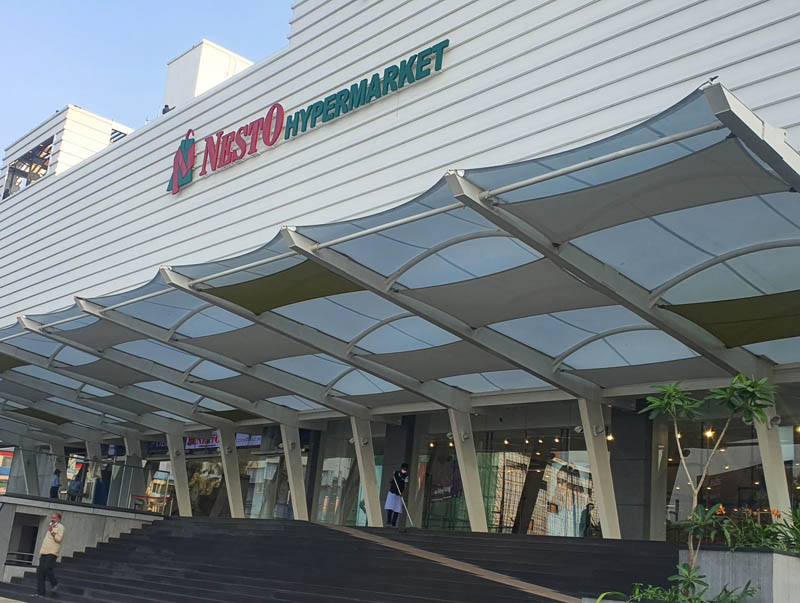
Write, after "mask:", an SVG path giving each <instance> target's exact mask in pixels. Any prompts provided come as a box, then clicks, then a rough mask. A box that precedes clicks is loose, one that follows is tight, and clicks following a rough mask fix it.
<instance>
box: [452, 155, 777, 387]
mask: <svg viewBox="0 0 800 603" xmlns="http://www.w3.org/2000/svg"><path fill="white" fill-rule="evenodd" d="M446 178H447V183H448V184H449V185H450V190H451V191H452V192H453V195H454V196H456V197H457V198H458V199H460V200H462V201H463V202H464V203H465V204H467V205H468V206H470V207H472V208H473V209H474V210H475V211H476V212H478V213H479V214H481V215H482V216H483V217H484V218H486V219H487V220H490V221H491V222H493V223H494V224H496V225H497V226H500V227H501V228H504V229H506V230H507V231H508V232H511V233H513V234H514V235H515V236H516V237H517V238H518V239H519V240H520V241H522V242H523V243H525V244H526V245H528V246H530V247H532V248H533V249H534V250H535V251H538V252H539V253H541V254H542V255H543V256H544V257H545V258H546V259H548V260H550V261H551V262H553V264H555V265H556V266H557V267H559V268H560V269H561V270H563V271H564V272H567V273H568V274H571V275H573V276H575V277H577V278H578V279H580V280H581V281H583V282H584V283H586V284H587V285H589V286H590V287H591V288H593V289H594V290H595V291H598V292H600V293H603V294H604V295H606V296H608V297H609V298H611V299H612V300H614V301H615V302H617V303H618V304H619V305H621V306H623V307H625V308H627V309H628V310H631V311H632V312H634V313H635V314H637V315H639V316H640V317H642V318H644V319H645V320H647V321H648V322H650V323H651V324H653V325H655V326H656V327H658V328H659V329H661V330H662V331H664V332H665V333H667V334H668V335H671V336H672V337H674V338H675V339H677V340H678V341H680V342H681V343H683V344H685V345H686V346H688V347H689V348H691V349H693V350H695V351H696V352H697V353H699V354H700V355H702V356H705V357H706V358H708V359H709V360H711V361H712V362H713V363H714V364H716V365H717V366H719V367H720V368H722V369H724V370H726V371H728V372H730V373H733V374H736V373H738V372H744V373H747V374H753V373H755V372H756V369H757V368H758V367H759V366H760V365H761V364H763V363H764V361H763V360H761V359H759V358H756V357H755V356H754V355H752V354H751V353H750V352H748V351H747V350H744V349H740V348H726V347H725V344H723V343H722V342H721V341H719V340H718V339H717V338H716V337H714V336H713V335H711V333H709V332H708V331H706V330H704V329H703V328H701V327H699V326H698V325H696V324H694V323H693V322H691V321H690V320H688V319H686V318H683V317H682V316H679V315H677V314H674V313H672V312H669V311H667V310H664V309H663V308H658V307H651V306H650V292H649V291H648V290H647V289H645V288H644V287H642V286H641V285H638V284H637V283H635V282H633V281H632V280H630V279H629V278H627V277H625V276H623V275H622V274H620V273H619V272H617V271H616V270H615V269H614V268H612V267H611V266H609V265H608V264H605V263H603V262H602V261H600V260H598V259H597V258H596V257H594V256H592V255H590V254H588V253H586V252H585V251H583V250H582V249H580V248H579V247H576V246H575V245H573V244H572V243H556V242H555V241H553V240H551V239H550V238H549V237H548V236H547V235H546V234H545V233H544V232H542V231H541V230H539V229H538V228H536V227H535V226H533V225H532V224H529V223H528V222H525V221H524V220H522V219H521V218H519V217H517V216H515V215H514V214H512V213H510V212H509V211H507V210H506V209H505V208H503V207H502V205H503V202H502V201H500V200H499V199H497V200H494V199H493V200H491V201H485V200H483V199H481V193H483V192H484V191H483V189H481V188H480V187H478V186H476V185H475V184H473V183H472V182H470V181H469V180H467V179H466V178H465V177H464V174H463V172H455V171H451V172H449V173H448V174H447V176H446Z"/></svg>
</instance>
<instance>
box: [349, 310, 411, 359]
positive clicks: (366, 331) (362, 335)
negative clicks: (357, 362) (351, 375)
mask: <svg viewBox="0 0 800 603" xmlns="http://www.w3.org/2000/svg"><path fill="white" fill-rule="evenodd" d="M414 316H416V314H413V313H411V312H403V313H402V314H398V315H397V316H391V317H389V318H384V319H383V320H382V321H380V322H376V323H375V324H374V325H372V326H371V327H369V328H367V329H364V330H363V331H361V333H359V334H358V335H356V336H355V337H353V339H351V340H350V341H349V342H348V343H347V347H346V348H345V350H346V351H347V355H348V356H349V355H350V354H352V353H353V350H354V349H355V347H356V346H357V345H358V342H359V341H361V340H363V339H364V338H365V337H366V336H367V335H369V334H370V333H374V332H375V331H377V330H378V329H380V328H382V327H385V326H386V325H388V324H391V323H393V322H395V321H397V320H402V319H404V318H412V317H414ZM348 372H349V371H348Z"/></svg>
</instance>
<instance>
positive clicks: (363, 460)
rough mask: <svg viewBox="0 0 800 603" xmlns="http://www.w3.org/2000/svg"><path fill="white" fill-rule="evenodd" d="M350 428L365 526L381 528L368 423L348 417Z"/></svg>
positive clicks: (381, 520) (381, 519) (373, 451)
mask: <svg viewBox="0 0 800 603" xmlns="http://www.w3.org/2000/svg"><path fill="white" fill-rule="evenodd" d="M350 426H351V427H352V429H353V445H354V446H355V449H356V461H357V462H358V472H359V474H360V475H361V492H362V494H363V496H364V506H365V507H366V511H367V525H369V526H370V527H372V528H382V527H383V517H382V516H381V515H382V514H381V495H380V491H379V490H378V471H377V469H376V468H375V449H374V447H373V445H372V429H371V427H370V422H369V421H366V420H364V419H359V418H357V417H350Z"/></svg>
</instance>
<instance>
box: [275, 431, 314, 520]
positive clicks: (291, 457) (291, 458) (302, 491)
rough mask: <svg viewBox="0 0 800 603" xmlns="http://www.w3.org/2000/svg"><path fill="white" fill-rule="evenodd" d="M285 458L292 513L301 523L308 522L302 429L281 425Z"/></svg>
mask: <svg viewBox="0 0 800 603" xmlns="http://www.w3.org/2000/svg"><path fill="white" fill-rule="evenodd" d="M281 441H282V442H283V458H284V459H285V460H286V475H287V477H288V479H289V493H290V494H291V495H292V513H293V514H294V518H295V519H297V520H299V521H308V507H306V484H305V481H304V480H303V459H302V457H301V454H300V429H299V428H297V427H292V426H289V425H283V424H282V425H281Z"/></svg>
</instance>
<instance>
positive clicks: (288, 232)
mask: <svg viewBox="0 0 800 603" xmlns="http://www.w3.org/2000/svg"><path fill="white" fill-rule="evenodd" d="M281 234H282V235H283V236H284V238H285V239H286V243H287V244H288V245H289V247H291V248H292V249H294V250H295V251H297V252H298V253H300V254H302V255H304V256H305V257H307V258H308V259H309V260H311V261H313V262H315V263H317V264H319V265H321V266H323V267H324V268H326V269H328V270H330V271H331V272H334V273H336V274H338V275H340V276H342V277H344V278H346V279H348V280H350V281H351V282H352V283H354V284H357V285H359V286H361V287H364V288H365V289H367V290H369V291H371V292H373V293H375V294H376V295H378V296H380V297H382V298H384V299H386V300H388V301H390V302H392V303H394V304H396V305H398V306H400V307H401V308H403V309H405V310H407V311H409V312H411V313H413V314H415V315H416V316H418V317H420V318H423V319H425V320H427V321H428V322H430V323H431V324H433V325H436V326H437V327H439V328H441V329H444V330H445V331H448V332H449V333H452V334H453V335H455V336H456V337H458V338H460V339H462V340H463V341H466V342H469V343H471V344H473V345H475V346H477V347H479V348H481V349H483V350H485V351H486V352H489V353H490V354H493V355H494V356H496V357H498V358H500V359H502V360H505V361H506V362H509V363H510V364H513V365H514V366H516V367H518V368H520V369H522V370H523V371H526V372H528V373H530V374H532V375H534V376H535V377H538V378H539V379H542V380H544V381H546V382H548V383H550V384H551V385H553V386H555V387H558V388H559V389H563V390H564V391H567V392H569V393H571V394H573V395H574V396H576V397H577V398H581V397H584V398H586V397H588V398H596V397H598V395H599V392H600V387H599V386H597V385H595V384H594V383H591V382H589V381H586V380H584V379H582V378H580V377H576V376H574V375H567V374H557V373H555V372H554V371H553V369H552V366H553V358H552V357H550V356H548V355H547V354H544V353H542V352H540V351H538V350H536V349H534V348H531V347H529V346H527V345H525V344H523V343H521V342H519V341H517V340H515V339H512V338H511V337H508V336H507V335H503V334H502V333H500V332H498V331H495V330H494V329H491V328H489V327H478V328H473V327H472V326H470V325H469V324H467V323H466V322H464V321H463V320H461V319H459V318H456V317H455V316H453V315H451V314H449V313H447V312H445V311H443V310H440V309H439V308H436V307H434V306H431V305H429V304H426V303H425V302H422V301H419V300H417V299H414V298H412V297H408V296H405V295H402V291H403V289H404V287H403V288H401V287H399V286H398V285H397V284H395V285H393V286H391V285H388V284H387V279H386V278H385V277H383V276H382V275H380V274H378V273H377V272H374V271H372V270H370V269H369V268H367V267H366V266H364V265H363V264H359V263H358V262H356V261H354V260H351V259H350V258H348V257H347V256H345V255H342V254H341V253H339V252H337V251H334V250H333V249H330V248H324V249H320V248H319V247H316V242H315V241H312V240H311V239H309V238H308V237H306V236H304V235H302V234H300V233H299V232H297V231H296V230H294V229H292V228H289V227H284V228H282V229H281Z"/></svg>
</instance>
